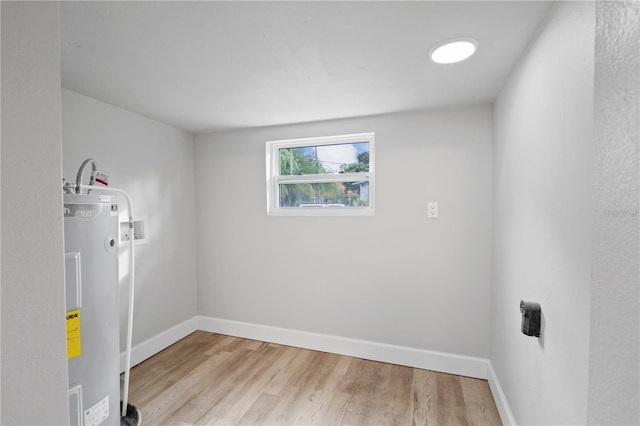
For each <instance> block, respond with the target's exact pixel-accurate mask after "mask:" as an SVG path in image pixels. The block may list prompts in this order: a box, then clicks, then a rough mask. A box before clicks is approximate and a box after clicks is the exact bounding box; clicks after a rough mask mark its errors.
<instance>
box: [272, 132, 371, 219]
mask: <svg viewBox="0 0 640 426" xmlns="http://www.w3.org/2000/svg"><path fill="white" fill-rule="evenodd" d="M374 139H375V135H374V134H373V133H359V134H354V135H343V136H328V137H321V138H307V139H290V140H283V141H270V142H267V147H266V151H267V152H266V153H267V214H269V215H290V216H353V215H372V214H373V213H374V202H373V201H374V182H375V179H374V164H375V161H374V159H375V155H374Z"/></svg>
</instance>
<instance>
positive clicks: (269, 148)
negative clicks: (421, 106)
mask: <svg viewBox="0 0 640 426" xmlns="http://www.w3.org/2000/svg"><path fill="white" fill-rule="evenodd" d="M358 142H368V143H369V171H368V172H359V173H345V174H332V173H328V174H320V175H303V176H280V155H279V150H280V149H281V148H297V147H305V146H324V145H335V144H349V143H358ZM265 149H266V155H265V159H266V199H267V215H268V216H373V215H375V132H367V133H356V134H349V135H337V136H323V137H313V138H303V139H287V140H278V141H267V142H266V144H265ZM351 180H358V181H359V180H366V181H367V182H368V183H369V195H368V200H369V203H368V206H366V207H357V208H356V207H347V208H342V209H335V208H332V209H306V208H300V207H287V208H282V207H278V205H277V204H278V197H279V196H278V191H279V189H278V188H279V184H280V183H292V182H296V183H317V182H348V181H351Z"/></svg>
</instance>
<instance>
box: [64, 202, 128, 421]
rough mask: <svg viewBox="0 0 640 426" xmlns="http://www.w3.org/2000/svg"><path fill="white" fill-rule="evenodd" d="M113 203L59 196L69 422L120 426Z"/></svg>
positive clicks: (116, 209) (116, 226) (116, 258)
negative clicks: (61, 224) (63, 257)
mask: <svg viewBox="0 0 640 426" xmlns="http://www.w3.org/2000/svg"><path fill="white" fill-rule="evenodd" d="M117 235H118V205H117V204H116V202H115V199H114V198H113V197H110V196H104V195H86V194H64V243H65V282H66V310H67V358H68V364H69V415H70V419H71V425H82V426H97V425H119V424H120V379H119V377H120V348H119V325H118V317H119V314H118V312H119V311H118V282H119V277H118V238H117Z"/></svg>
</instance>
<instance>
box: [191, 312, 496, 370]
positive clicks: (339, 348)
mask: <svg viewBox="0 0 640 426" xmlns="http://www.w3.org/2000/svg"><path fill="white" fill-rule="evenodd" d="M198 329H200V330H204V331H209V332H212V333H220V334H227V335H231V336H236V337H244V338H247V339H254V340H261V341H264V342H272V343H278V344H282V345H287V346H295V347H299V348H305V349H312V350H316V351H322V352H330V353H335V354H340V355H347V356H353V357H357V358H364V359H370V360H373V361H382V362H388V363H392V364H398V365H406V366H409V367H415V368H423V369H425V370H434V371H439V372H443V373H451V374H457V375H461V376H468V377H475V378H478V379H485V380H486V379H487V374H488V366H489V360H487V359H485V358H476V357H470V356H463V355H455V354H450V353H444V352H436V351H428V350H424V349H416V348H411V347H406V346H397V345H390V344H386V343H378V342H372V341H367V340H359V339H351V338H346V337H340V336H332V335H327V334H319V333H310V332H307V331H300V330H292V329H287V328H279V327H271V326H265V325H259V324H252V323H246V322H239V321H230V320H225V319H220V318H211V317H203V316H200V317H198Z"/></svg>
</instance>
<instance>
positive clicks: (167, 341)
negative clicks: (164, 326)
mask: <svg viewBox="0 0 640 426" xmlns="http://www.w3.org/2000/svg"><path fill="white" fill-rule="evenodd" d="M197 329H198V317H193V318H191V319H189V320H186V321H184V322H182V323H180V324H178V325H176V326H173V327H171V328H170V329H168V330H167V331H163V332H162V333H160V334H157V335H155V336H153V337H152V338H150V339H147V340H145V341H144V342H141V343H138V344H137V345H135V346H134V347H133V348H131V366H132V367H133V366H134V365H137V364H140V363H141V362H142V361H144V360H145V359H147V358H151V357H152V356H153V355H155V354H157V353H158V352H160V351H161V350H163V349H165V348H168V347H169V346H171V345H173V344H174V343H175V342H177V341H178V340H180V339H182V338H184V337H186V336H188V335H189V334H191V333H193V332H194V331H196V330H197ZM125 363H126V360H125V353H124V352H121V353H120V372H123V371H124V370H125Z"/></svg>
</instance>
